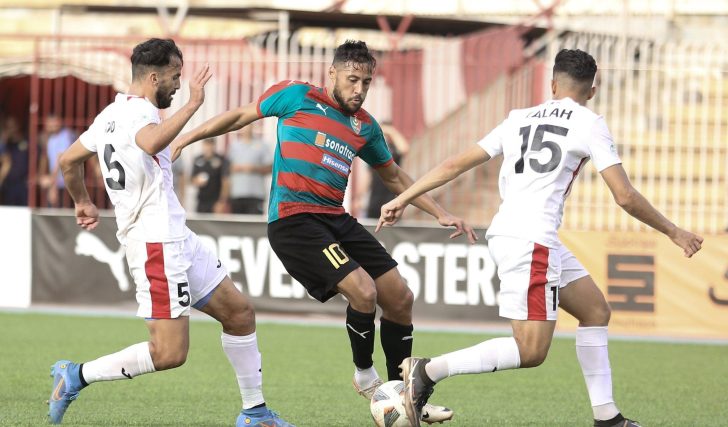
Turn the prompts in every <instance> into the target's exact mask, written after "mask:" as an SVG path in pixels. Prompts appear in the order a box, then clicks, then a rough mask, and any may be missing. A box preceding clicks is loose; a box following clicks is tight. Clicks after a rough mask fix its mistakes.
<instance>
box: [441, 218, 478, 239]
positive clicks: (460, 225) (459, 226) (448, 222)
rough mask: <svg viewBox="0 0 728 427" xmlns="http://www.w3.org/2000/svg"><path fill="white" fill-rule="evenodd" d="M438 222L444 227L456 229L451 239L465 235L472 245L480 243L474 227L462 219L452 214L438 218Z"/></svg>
mask: <svg viewBox="0 0 728 427" xmlns="http://www.w3.org/2000/svg"><path fill="white" fill-rule="evenodd" d="M437 222H439V223H440V225H442V226H443V227H455V232H454V233H452V234H451V235H450V238H451V239H454V238H456V237H458V236H461V235H463V234H464V235H465V236H466V237H467V238H468V242H470V244H471V245H472V244H474V243H475V242H477V241H478V235H477V234H475V231H474V230H473V227H471V226H469V225H468V224H466V223H465V221H463V219H462V218H459V217H456V216H455V215H451V214H450V213H445V214H444V215H442V216H440V217H439V218H437Z"/></svg>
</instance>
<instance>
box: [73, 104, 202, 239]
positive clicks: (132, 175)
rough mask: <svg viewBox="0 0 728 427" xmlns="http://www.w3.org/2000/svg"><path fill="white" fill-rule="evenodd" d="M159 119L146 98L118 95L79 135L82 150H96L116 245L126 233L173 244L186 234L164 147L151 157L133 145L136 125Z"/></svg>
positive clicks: (137, 130) (182, 214) (153, 107)
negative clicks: (110, 205) (113, 220)
mask: <svg viewBox="0 0 728 427" xmlns="http://www.w3.org/2000/svg"><path fill="white" fill-rule="evenodd" d="M160 121H161V120H160V118H159V110H158V109H157V108H156V107H155V106H154V105H153V104H152V103H151V102H149V100H147V99H145V98H140V97H137V96H132V95H125V94H117V95H116V98H115V99H114V102H113V103H112V104H110V105H109V106H108V107H106V108H105V109H104V110H103V111H102V112H101V113H99V115H98V116H96V119H95V120H94V122H93V124H92V125H91V126H90V127H89V129H88V130H87V131H86V132H84V133H83V134H82V135H81V137H80V139H81V143H82V144H83V146H84V147H86V149H87V150H89V151H93V152H96V153H97V154H98V157H99V163H100V164H101V172H102V175H103V179H104V185H105V186H106V192H107V193H108V194H109V199H110V200H111V203H113V204H114V213H115V214H116V224H117V226H118V227H119V231H118V232H117V233H116V237H117V238H118V239H119V242H121V244H126V239H127V237H128V238H130V239H134V240H138V241H142V242H173V241H179V240H184V239H185V238H186V237H187V236H188V234H189V229H188V228H187V226H186V225H185V211H184V209H183V208H182V205H181V204H180V202H179V200H178V199H177V195H176V194H175V193H174V188H173V183H172V162H171V157H170V149H169V147H167V148H165V149H164V150H162V151H161V152H159V153H158V154H157V155H155V156H150V155H148V154H146V153H145V152H144V151H143V150H142V149H141V148H139V146H138V145H137V144H136V134H137V132H139V130H140V129H142V128H143V127H145V126H147V125H149V124H152V123H154V124H158V123H159V122H160Z"/></svg>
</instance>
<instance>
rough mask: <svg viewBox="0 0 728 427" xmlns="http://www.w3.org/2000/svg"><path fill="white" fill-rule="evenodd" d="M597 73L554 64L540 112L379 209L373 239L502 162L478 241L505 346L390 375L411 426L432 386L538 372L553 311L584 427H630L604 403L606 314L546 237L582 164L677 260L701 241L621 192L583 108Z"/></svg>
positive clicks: (608, 390)
mask: <svg viewBox="0 0 728 427" xmlns="http://www.w3.org/2000/svg"><path fill="white" fill-rule="evenodd" d="M596 71H597V65H596V62H595V61H594V58H592V57H591V56H590V55H589V54H588V53H586V52H583V51H580V50H566V49H564V50H562V51H561V52H559V54H558V55H556V60H555V65H554V69H553V80H552V82H551V89H552V92H553V99H552V100H551V101H548V102H546V103H544V104H541V105H538V106H535V107H532V108H526V109H522V110H513V111H511V112H510V114H509V115H508V118H507V119H505V120H504V121H503V122H502V123H501V124H500V125H499V126H498V127H496V128H495V129H494V130H493V131H492V132H490V133H489V134H488V135H487V136H486V137H485V138H483V139H482V140H480V141H479V142H478V143H477V144H475V145H473V146H472V147H471V148H469V149H467V150H465V151H464V152H462V153H461V154H458V155H455V156H453V157H451V158H449V159H447V160H445V161H444V162H443V163H441V164H440V165H439V166H437V167H436V168H435V169H433V170H431V171H430V172H428V173H427V174H425V175H424V176H423V177H422V178H421V179H419V180H418V181H417V182H416V183H415V184H414V185H412V186H411V187H410V188H409V189H408V190H406V191H405V192H403V193H402V194H400V195H399V196H398V197H397V198H396V199H394V200H392V201H391V202H389V203H387V204H386V205H384V206H383V207H382V211H381V217H380V219H379V223H378V224H377V231H378V230H379V229H380V228H381V227H382V226H391V225H393V224H394V223H395V222H397V221H398V220H399V218H400V217H401V215H402V212H403V210H404V208H405V207H406V206H407V204H408V203H409V202H410V201H411V200H413V199H414V198H415V197H417V196H419V195H420V194H423V193H426V192H427V191H429V190H432V189H434V188H437V187H440V186H442V185H444V184H445V183H447V182H449V181H451V180H453V179H455V178H456V177H457V176H459V175H460V174H462V173H463V172H465V171H467V170H470V169H472V168H473V167H475V166H477V165H479V164H481V163H485V162H487V161H488V160H490V159H491V158H492V157H495V156H497V155H503V164H502V166H501V170H500V177H499V187H500V188H499V189H500V195H501V198H502V199H503V201H502V203H501V205H500V208H499V210H498V213H497V214H496V215H495V217H494V218H493V221H492V223H491V226H490V227H489V228H488V231H487V233H486V239H487V240H488V248H489V250H490V252H491V255H492V256H493V259H494V260H495V262H496V264H497V266H498V277H499V278H500V281H501V289H500V300H499V301H500V315H501V316H503V317H505V318H508V319H511V327H512V329H513V336H512V337H508V338H505V337H504V338H494V339H491V340H487V341H485V342H482V343H480V344H478V345H476V346H473V347H470V348H465V349H462V350H458V351H455V352H452V353H448V354H445V355H442V356H438V357H434V358H432V359H429V358H414V357H412V358H408V359H405V360H404V362H403V363H402V365H401V368H402V375H403V378H404V381H405V385H406V391H405V401H406V408H407V410H408V416H409V419H410V420H415V422H414V423H413V424H414V425H417V426H419V422H417V421H416V420H419V419H420V417H419V411H420V410H421V408H422V405H424V404H425V403H426V402H427V399H428V398H429V396H430V395H431V394H432V391H433V387H434V385H435V383H437V382H438V381H441V380H443V379H445V378H447V377H450V376H454V375H461V374H475V373H488V372H495V371H503V370H506V369H516V368H530V367H535V366H538V365H540V364H541V363H543V361H544V359H545V358H546V354H547V353H548V350H549V346H550V345H551V340H552V337H553V333H554V326H555V324H556V312H557V306H560V307H561V308H563V309H564V310H565V311H566V312H568V313H569V314H571V315H573V316H574V317H576V318H577V319H578V320H579V327H578V328H577V331H576V355H577V359H578V360H579V364H580V365H581V370H582V373H583V375H584V379H585V381H586V386H587V391H588V393H589V398H590V400H591V404H592V410H593V413H594V425H595V426H598V427H602V426H610V427H611V426H620V427H630V426H638V424H637V423H636V422H635V421H632V420H628V419H626V418H624V417H623V416H622V414H621V413H620V411H619V409H618V408H617V406H616V405H615V403H614V399H613V398H612V376H611V368H610V365H609V355H608V351H607V325H608V323H609V317H610V308H609V304H608V303H607V302H606V300H605V298H604V295H603V294H602V293H601V291H600V290H599V288H598V287H597V286H596V284H595V283H594V281H593V280H592V278H591V276H589V273H588V272H587V271H586V270H585V269H584V267H583V266H582V265H581V264H580V263H579V261H577V259H576V258H575V257H574V255H572V254H571V252H569V250H568V249H567V248H565V247H564V246H563V245H562V244H561V242H560V241H559V238H558V235H557V230H558V228H559V226H560V225H561V217H562V213H563V208H564V200H565V199H566V197H567V196H568V194H569V192H570V191H571V187H572V184H573V183H574V180H575V178H576V176H577V174H578V173H579V170H580V169H581V168H582V167H583V166H584V163H585V162H586V161H587V160H588V159H590V158H591V159H592V160H593V162H594V165H595V167H596V168H597V170H598V171H599V172H600V173H601V175H602V178H603V179H604V181H605V182H606V183H607V186H608V187H609V189H610V190H611V192H612V195H613V196H614V200H615V201H616V202H617V204H619V206H621V207H622V208H623V209H624V210H625V211H627V213H629V214H630V215H632V216H633V217H635V218H637V219H638V220H640V221H642V222H644V223H645V224H647V225H649V226H651V227H652V228H654V229H656V230H658V231H660V232H662V233H663V234H665V235H667V236H668V237H669V238H670V239H671V240H672V241H673V243H675V244H676V245H677V246H679V247H680V248H682V249H683V252H684V255H685V256H686V257H690V256H692V255H693V254H694V253H696V252H697V251H698V250H700V247H701V243H702V241H703V239H702V237H700V236H697V235H695V234H693V233H691V232H688V231H685V230H683V229H680V228H679V227H677V226H675V224H673V223H672V222H670V221H669V220H668V219H667V218H665V217H664V216H663V215H662V214H660V212H658V211H657V210H656V209H655V208H654V207H653V206H652V205H651V204H650V203H649V202H648V201H647V200H646V199H645V198H644V197H643V196H642V195H641V194H640V193H639V192H638V191H637V190H635V188H634V187H633V186H632V184H631V183H630V181H629V178H628V177H627V174H626V173H625V171H624V169H623V168H622V165H621V161H620V159H619V156H618V155H617V150H616V148H615V147H614V142H613V141H612V136H611V135H610V133H609V130H608V129H607V125H606V123H605V121H604V118H603V117H602V116H600V115H597V114H595V113H593V112H592V111H591V110H589V109H588V108H586V107H585V105H586V103H587V101H588V100H589V99H591V98H592V97H593V96H594V93H595V88H594V87H593V86H592V82H593V81H594V76H595V74H596Z"/></svg>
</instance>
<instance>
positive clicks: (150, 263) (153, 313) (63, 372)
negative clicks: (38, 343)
mask: <svg viewBox="0 0 728 427" xmlns="http://www.w3.org/2000/svg"><path fill="white" fill-rule="evenodd" d="M180 250H181V242H172V243H146V242H138V241H133V240H129V241H128V242H127V249H126V256H127V262H128V263H129V268H130V271H131V273H132V277H133V278H134V282H135V284H136V286H137V302H138V303H139V309H138V311H137V315H138V316H140V317H143V318H146V319H147V328H148V329H149V333H150V339H149V341H145V342H140V343H137V344H134V345H132V346H129V347H127V348H125V349H123V350H121V351H118V352H116V353H113V354H109V355H106V356H102V357H100V358H98V359H95V360H92V361H89V362H86V363H81V364H76V363H73V362H71V361H68V360H59V361H58V362H56V363H55V364H54V365H53V366H52V367H51V376H52V377H53V391H52V393H51V396H50V398H49V401H48V403H49V414H48V415H49V418H50V422H51V423H53V424H60V423H61V422H62V420H63V416H64V415H65V412H66V410H67V409H68V406H69V405H70V404H71V402H72V401H74V400H75V399H76V398H77V397H78V393H79V392H80V391H81V389H83V388H84V387H86V386H87V385H89V384H91V383H94V382H98V381H114V380H126V379H132V378H134V377H135V376H138V375H143V374H147V373H150V372H154V371H157V370H164V369H170V368H174V367H177V366H179V365H181V364H182V363H184V361H185V359H186V357H187V350H188V347H189V332H188V331H189V326H188V318H187V316H188V315H189V304H190V300H189V293H187V290H186V289H187V283H186V282H187V279H186V275H185V271H184V266H178V265H177V264H176V263H175V260H177V259H178V258H179V257H178V256H177V255H178V254H179V252H180ZM180 295H182V296H180ZM184 295H186V296H184Z"/></svg>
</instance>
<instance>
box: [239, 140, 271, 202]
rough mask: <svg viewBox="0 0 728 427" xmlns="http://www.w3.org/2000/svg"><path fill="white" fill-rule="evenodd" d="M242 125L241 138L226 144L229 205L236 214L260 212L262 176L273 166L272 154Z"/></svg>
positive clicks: (261, 141)
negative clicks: (228, 171)
mask: <svg viewBox="0 0 728 427" xmlns="http://www.w3.org/2000/svg"><path fill="white" fill-rule="evenodd" d="M249 129H250V128H243V134H242V135H241V138H239V139H236V140H235V142H233V143H232V145H230V149H229V152H228V158H229V160H230V207H231V211H232V213H236V214H262V213H263V201H264V200H265V195H266V185H265V177H266V175H268V174H270V173H271V170H272V168H273V156H272V153H271V151H270V150H269V149H268V147H267V146H266V144H265V142H264V141H263V140H262V139H260V138H256V137H253V136H252V134H251V132H250V131H249Z"/></svg>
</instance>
